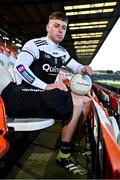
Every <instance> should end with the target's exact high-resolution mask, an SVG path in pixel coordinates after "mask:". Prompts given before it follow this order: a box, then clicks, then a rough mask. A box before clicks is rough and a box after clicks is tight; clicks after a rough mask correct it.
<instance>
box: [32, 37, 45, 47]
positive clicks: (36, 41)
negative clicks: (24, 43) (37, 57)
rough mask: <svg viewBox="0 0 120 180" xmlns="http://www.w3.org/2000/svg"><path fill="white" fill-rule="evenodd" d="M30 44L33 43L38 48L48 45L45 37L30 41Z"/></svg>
mask: <svg viewBox="0 0 120 180" xmlns="http://www.w3.org/2000/svg"><path fill="white" fill-rule="evenodd" d="M31 43H34V44H35V45H36V46H38V47H39V46H42V45H48V42H47V40H46V38H45V37H41V38H35V39H32V40H31Z"/></svg>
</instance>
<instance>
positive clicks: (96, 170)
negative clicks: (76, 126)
mask: <svg viewBox="0 0 120 180" xmlns="http://www.w3.org/2000/svg"><path fill="white" fill-rule="evenodd" d="M91 96H92V97H91V98H92V100H93V108H92V110H91V112H90V113H89V117H88V121H87V127H88V130H87V131H88V132H89V137H90V138H89V141H90V146H91V151H92V152H93V153H92V155H93V156H92V165H91V167H93V168H92V172H93V174H94V178H102V179H104V178H105V179H109V178H110V179H118V178H120V128H119V125H118V124H119V123H118V122H119V120H120V119H119V117H120V103H119V102H120V96H119V95H117V94H115V93H114V92H111V91H109V90H107V89H105V88H102V87H101V86H99V85H97V84H93V88H92V91H91Z"/></svg>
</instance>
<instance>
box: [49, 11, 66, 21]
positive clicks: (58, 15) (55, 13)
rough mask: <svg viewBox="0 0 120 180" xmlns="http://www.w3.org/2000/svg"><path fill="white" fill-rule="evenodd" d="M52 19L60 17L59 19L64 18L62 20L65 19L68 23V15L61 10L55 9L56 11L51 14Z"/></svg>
mask: <svg viewBox="0 0 120 180" xmlns="http://www.w3.org/2000/svg"><path fill="white" fill-rule="evenodd" d="M51 19H59V20H62V21H65V22H66V23H68V18H67V16H66V15H65V14H64V13H63V12H60V11H55V12H53V13H51V14H50V16H49V20H51Z"/></svg>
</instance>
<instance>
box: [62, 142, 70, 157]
mask: <svg viewBox="0 0 120 180" xmlns="http://www.w3.org/2000/svg"><path fill="white" fill-rule="evenodd" d="M60 150H61V152H62V153H64V154H67V153H71V143H70V142H64V141H61V147H60Z"/></svg>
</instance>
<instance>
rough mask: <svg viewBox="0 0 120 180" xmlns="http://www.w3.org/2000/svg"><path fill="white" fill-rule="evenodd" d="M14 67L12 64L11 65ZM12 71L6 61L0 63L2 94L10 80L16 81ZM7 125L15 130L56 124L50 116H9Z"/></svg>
mask: <svg viewBox="0 0 120 180" xmlns="http://www.w3.org/2000/svg"><path fill="white" fill-rule="evenodd" d="M11 67H12V66H11ZM10 72H12V73H13V71H12V69H11V71H10V70H8V69H7V66H6V65H5V64H4V62H1V63H0V77H2V78H0V94H1V92H2V90H3V89H4V88H5V87H6V85H7V84H8V83H9V82H10V81H13V82H14V80H15V79H14V78H13V76H14V75H13V74H12V75H11V74H10ZM6 120H7V126H8V127H13V128H14V130H15V131H35V130H41V129H44V128H47V127H49V126H51V125H53V124H54V122H55V120H54V119H48V118H23V119H22V118H14V117H7V119H6Z"/></svg>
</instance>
